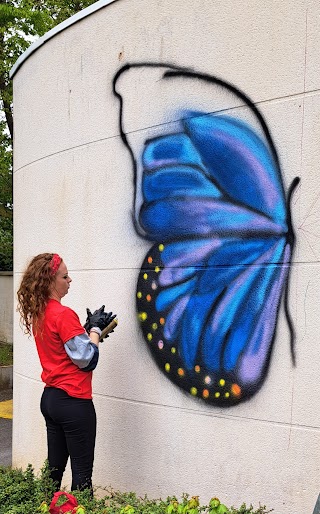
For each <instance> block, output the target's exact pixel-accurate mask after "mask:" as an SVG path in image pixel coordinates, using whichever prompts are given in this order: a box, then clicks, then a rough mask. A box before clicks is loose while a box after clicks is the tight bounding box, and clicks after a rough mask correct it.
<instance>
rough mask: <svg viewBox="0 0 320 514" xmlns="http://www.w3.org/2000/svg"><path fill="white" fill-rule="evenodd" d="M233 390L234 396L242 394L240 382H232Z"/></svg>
mask: <svg viewBox="0 0 320 514" xmlns="http://www.w3.org/2000/svg"><path fill="white" fill-rule="evenodd" d="M231 392H232V394H233V395H234V396H240V394H241V387H240V386H239V385H238V384H232V386H231Z"/></svg>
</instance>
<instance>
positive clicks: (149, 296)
mask: <svg viewBox="0 0 320 514" xmlns="http://www.w3.org/2000/svg"><path fill="white" fill-rule="evenodd" d="M146 300H147V302H151V294H147V296H146Z"/></svg>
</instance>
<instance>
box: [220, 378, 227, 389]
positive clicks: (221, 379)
mask: <svg viewBox="0 0 320 514" xmlns="http://www.w3.org/2000/svg"><path fill="white" fill-rule="evenodd" d="M225 383H226V381H225V380H224V379H223V378H220V380H219V385H221V387H223V386H224V385H225Z"/></svg>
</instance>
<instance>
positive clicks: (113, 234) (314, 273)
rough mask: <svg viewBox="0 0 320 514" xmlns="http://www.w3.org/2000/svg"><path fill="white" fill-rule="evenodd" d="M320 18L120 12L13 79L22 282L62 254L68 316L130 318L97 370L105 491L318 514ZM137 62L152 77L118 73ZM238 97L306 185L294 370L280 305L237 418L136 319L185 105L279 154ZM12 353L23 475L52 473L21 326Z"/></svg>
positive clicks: (286, 170)
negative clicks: (148, 222) (157, 191)
mask: <svg viewBox="0 0 320 514" xmlns="http://www.w3.org/2000/svg"><path fill="white" fill-rule="evenodd" d="M319 17H320V8H319V5H318V2H316V1H315V0H310V1H306V0H284V1H282V2H276V1H274V2H264V1H260V0H259V1H256V0H246V1H243V2H234V1H231V0H223V1H222V0H217V1H215V2H212V1H209V0H208V1H203V0H201V1H198V0H196V1H195V0H192V1H191V0H187V1H186V0H185V1H181V0H175V1H174V2H172V1H171V0H161V1H160V2H155V1H153V0H135V1H134V2H132V1H129V0H119V1H116V2H114V3H111V4H110V5H108V6H106V7H105V8H102V9H100V10H98V11H96V12H93V13H92V14H91V15H90V16H88V17H85V18H83V19H82V20H81V21H79V22H78V23H76V24H74V25H70V26H69V27H68V28H66V29H65V30H64V31H62V32H60V33H59V34H57V35H56V36H55V37H54V38H52V39H50V40H49V41H47V42H46V44H45V45H43V46H41V47H40V48H39V49H38V50H37V51H36V52H34V53H32V54H31V55H29V57H28V59H26V60H25V62H23V64H22V65H21V67H20V68H19V70H18V71H17V73H16V75H15V77H14V109H15V155H14V192H15V285H16V287H17V285H18V283H19V280H20V278H21V273H22V271H23V269H24V266H25V264H26V262H27V260H28V259H29V258H30V257H31V256H33V255H35V254H37V253H40V252H43V251H54V252H58V253H60V254H61V255H62V256H63V258H64V260H65V262H66V263H67V266H68V268H69V271H70V274H71V276H72V278H73V283H72V288H71V291H70V293H69V295H68V298H67V299H66V303H67V304H68V305H70V306H72V308H74V309H75V310H76V311H77V312H78V313H79V315H80V317H81V319H82V320H83V321H84V319H85V308H86V307H87V306H89V307H91V308H96V307H97V306H98V305H100V304H101V303H105V304H106V306H107V308H108V309H112V310H113V311H114V312H116V313H117V314H118V317H119V326H118V328H117V330H116V332H115V333H114V334H113V335H112V337H111V338H110V339H108V340H107V341H106V343H105V344H104V345H103V347H102V348H101V358H100V363H99V367H98V369H97V370H96V372H95V375H94V400H95V405H96V410H97V414H98V437H97V447H96V448H97V449H96V459H95V470H94V482H95V484H97V485H100V484H101V485H104V486H106V485H109V484H110V485H112V486H113V487H114V488H119V489H122V490H135V491H137V493H140V494H143V493H148V494H150V495H153V496H159V495H162V496H165V495H168V494H176V495H179V494H180V493H182V492H184V491H187V492H189V493H190V494H199V495H200V496H201V500H202V501H204V502H205V501H207V500H208V499H209V498H210V497H211V496H214V495H217V496H219V497H220V498H221V500H222V501H224V503H227V504H235V505H238V504H240V503H241V502H242V501H246V502H247V503H249V502H253V503H254V504H258V502H259V501H261V502H263V503H266V504H267V506H269V507H270V508H274V509H275V512H276V513H278V514H301V512H312V509H313V507H314V504H315V502H316V498H317V496H318V492H319V491H318V476H319V446H320V434H319V416H318V412H319V407H320V405H319V398H320V386H319V381H318V370H319V367H320V355H319V349H318V343H317V334H318V332H319V316H318V306H319V295H318V291H319V264H318V260H319V259H318V256H319V252H320V247H319V240H320V239H319V217H318V210H319V193H318V189H319V173H318V163H319V157H320V150H319V144H318V142H319V136H320V133H319V112H320V96H319V85H320V78H319V77H320V74H319V71H320V69H319V59H318V54H319V43H320V36H319V34H320V31H319ZM134 63H141V64H143V65H141V66H136V67H132V66H131V68H130V67H129V68H128V69H126V71H123V73H121V74H120V75H118V76H117V73H118V72H119V70H120V69H122V67H123V66H125V65H126V64H129V65H132V64H134ZM150 64H152V65H153V66H152V67H151V66H150ZM172 67H175V69H177V68H179V69H180V70H181V68H182V69H183V72H187V73H189V74H190V73H191V70H193V71H194V72H196V73H197V74H200V75H201V76H202V77H203V76H205V77H207V78H208V77H211V78H212V77H213V76H214V77H219V78H220V79H221V80H222V81H223V87H220V86H219V87H218V86H217V82H215V83H214V85H212V82H210V81H209V82H210V84H209V82H207V81H205V80H200V79H197V80H196V81H195V80H191V78H190V76H189V79H190V80H187V81H183V80H180V79H179V80H178V81H176V82H174V83H173V82H170V81H165V80H162V79H163V76H164V75H163V72H164V71H170V70H172ZM113 87H115V89H116V92H117V94H118V96H116V95H115V94H114V91H113ZM239 91H240V92H241V91H242V92H244V93H245V95H247V96H248V97H249V98H251V100H252V102H253V104H254V105H255V106H256V107H257V108H258V110H259V112H260V113H261V114H262V116H263V119H264V120H265V121H266V124H267V127H268V129H269V131H270V134H271V138H272V141H273V142H274V144H275V148H276V151H277V152H278V155H279V159H280V163H281V174H282V180H283V183H284V190H285V191H286V192H287V191H288V188H289V186H290V184H291V182H292V180H293V179H294V177H296V176H299V177H300V178H301V182H300V185H299V186H298V188H297V189H296V190H295V193H294V194H293V197H292V201H291V210H292V221H293V226H294V229H295V233H296V240H297V242H296V248H295V252H294V254H293V261H292V265H291V270H290V290H289V309H290V312H291V317H292V321H293V325H294V327H295V331H296V342H295V351H296V366H295V367H294V366H293V365H292V354H291V352H290V335H289V328H288V323H287V320H286V316H285V313H284V307H283V298H282V303H280V307H279V308H278V307H277V308H276V309H275V310H276V311H277V312H276V313H274V314H272V313H271V314H270V318H268V317H267V318H266V320H265V326H269V325H270V323H271V324H272V322H273V321H274V320H275V319H278V324H277V331H276V337H275V340H274V345H273V349H272V356H271V354H270V355H268V359H269V357H270V356H271V360H270V362H268V372H267V370H266V369H264V372H263V374H261V380H262V381H263V379H264V378H266V380H265V381H263V384H262V386H261V389H260V390H259V391H258V392H256V394H254V395H253V396H252V398H250V399H249V400H248V401H245V402H240V403H238V404H237V405H235V406H232V407H229V408H225V407H224V405H220V404H219V403H216V404H215V403H214V402H213V405H211V404H209V403H207V402H205V401H203V400H201V399H198V398H194V397H193V396H192V394H191V395H190V394H189V395H188V394H185V393H184V392H183V391H182V389H181V388H179V387H177V386H176V385H175V384H174V383H172V382H171V381H170V380H168V378H167V376H166V374H167V375H170V373H169V371H170V366H169V368H168V367H167V368H165V369H164V370H163V371H164V372H161V371H160V370H159V367H158V366H157V365H156V363H155V361H154V359H153V357H152V354H151V353H150V352H149V350H148V348H147V344H146V342H145V341H144V336H143V333H142V331H141V329H140V326H139V322H138V320H137V312H136V287H137V280H138V277H139V272H140V267H141V263H142V262H143V261H144V259H145V256H146V255H147V254H148V251H149V249H150V247H151V245H152V244H153V241H152V237H149V236H148V231H147V230H146V229H145V226H144V228H143V227H141V218H139V214H140V212H141V204H142V197H143V192H142V186H141V181H142V179H143V169H142V165H141V162H142V161H141V154H142V151H143V148H144V145H145V142H146V141H147V140H149V139H150V138H158V137H159V136H160V137H161V136H162V135H163V134H168V133H169V134H177V133H178V132H179V131H180V130H181V120H180V118H181V116H177V113H181V110H184V109H188V110H191V111H200V112H201V113H209V112H216V111H222V112H227V113H228V116H231V118H235V119H238V118H239V119H240V120H242V121H244V122H245V123H246V124H248V125H249V126H251V127H254V130H255V131H256V132H257V133H258V134H259V137H260V138H261V140H262V141H264V144H265V145H266V146H268V145H269V147H270V141H271V140H270V139H268V137H267V136H266V131H265V130H263V129H262V125H261V121H259V120H258V118H257V116H256V114H254V109H253V104H252V105H251V104H248V103H246V101H245V98H246V97H244V96H241V94H240V95H239V94H237V93H238V92H239ZM231 93H232V94H231ZM120 96H121V99H122V101H123V110H122V111H121V110H120V102H119V99H120ZM121 129H122V131H123V133H122V134H121ZM133 164H134V166H133ZM134 173H135V175H134ZM134 177H135V178H134ZM245 187H246V185H245V184H244V189H245ZM239 189H241V187H240V188H239ZM269 192H270V191H269V190H268V188H267V190H266V193H265V194H266V196H267V197H268V198H269V196H268V194H269ZM191 194H192V193H191ZM251 196H252V195H251ZM251 196H250V194H249V192H248V194H247V197H248V198H249V197H251ZM253 197H254V195H253ZM248 201H249V200H248ZM271 218H272V216H271ZM235 219H236V220H237V218H235ZM272 219H273V218H272ZM273 220H274V219H273ZM236 223H237V221H236ZM141 236H146V237H141ZM154 239H155V240H157V239H156V236H155V237H154ZM288 244H289V243H288ZM289 246H290V245H289ZM281 262H283V261H282V260H281ZM275 264H277V261H275ZM281 269H282V267H281ZM287 269H288V266H287V267H286V270H287ZM138 292H139V291H138ZM267 296H268V294H267ZM269 297H270V295H269ZM269 297H268V298H269ZM268 298H266V302H267V301H268ZM246 308H247V307H246V304H244V309H246ZM272 308H273V307H271V306H270V311H272ZM140 314H141V312H140ZM236 321H237V319H236V318H235V319H234V322H236ZM14 341H15V364H14V428H13V464H14V465H16V466H25V465H26V464H27V463H28V462H32V463H33V464H34V465H35V466H36V467H37V468H38V467H40V466H41V465H42V463H43V460H44V459H45V457H46V441H45V438H46V436H45V427H44V422H43V420H42V417H41V414H40V411H39V400H40V396H41V392H42V388H43V385H42V383H41V382H40V379H39V377H40V367H39V363H38V358H37V355H36V350H35V347H34V345H33V343H32V341H28V339H27V338H26V337H24V336H23V335H22V333H21V330H20V328H19V323H18V319H17V318H16V321H15V332H14ZM270 344H271V343H270ZM166 364H168V363H166ZM171 367H172V366H171ZM179 369H180V368H179ZM262 375H263V376H262ZM171 378H172V377H171ZM176 380H177V379H176ZM196 389H197V388H196ZM192 392H193V393H195V390H194V389H193V391H192ZM209 393H210V395H211V390H210V391H209ZM202 394H203V396H204V397H205V393H202ZM195 395H196V396H197V395H198V394H195ZM200 396H201V395H200ZM66 482H67V479H66Z"/></svg>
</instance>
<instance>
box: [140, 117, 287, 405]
mask: <svg viewBox="0 0 320 514" xmlns="http://www.w3.org/2000/svg"><path fill="white" fill-rule="evenodd" d="M184 130H185V133H180V134H169V135H164V136H162V137H160V138H157V139H154V140H151V141H148V142H147V143H146V148H145V151H144V154H143V159H142V160H143V166H144V174H143V183H142V192H143V198H144V203H143V205H142V207H141V210H140V216H139V223H140V225H141V227H142V228H143V229H144V231H145V233H146V235H147V237H148V238H149V239H151V240H153V241H156V242H157V244H156V245H154V246H153V248H152V249H151V250H150V252H149V253H148V255H147V257H146V259H145V261H144V263H143V265H142V269H141V272H140V276H139V281H138V289H137V307H138V311H139V317H140V321H141V326H142V330H143V333H144V335H145V338H146V340H147V342H148V344H149V346H150V348H151V351H152V353H153V355H154V357H155V359H156V361H157V362H158V364H159V366H160V367H161V369H163V370H164V371H165V372H166V373H168V375H169V377H170V378H171V379H172V380H173V381H174V382H176V383H178V384H179V386H180V387H182V388H184V389H186V390H187V391H189V392H191V394H195V395H198V396H202V397H203V398H204V399H206V400H207V401H211V402H213V403H218V404H221V405H230V404H232V403H236V402H238V401H240V400H242V399H244V398H246V397H249V396H251V395H252V394H254V392H255V391H256V390H257V389H258V388H259V387H260V386H261V383H262V381H263V378H264V376H265V374H266V370H267V368H268V363H269V359H270V355H271V349H272V344H273V339H274V333H275V328H276V322H277V313H278V309H279V304H280V301H281V295H282V291H283V288H284V284H285V281H286V279H287V272H288V266H287V264H288V263H289V262H290V257H291V248H290V244H288V243H287V241H286V231H287V226H286V209H285V200H284V194H283V187H282V182H281V176H280V172H279V169H278V167H277V165H276V163H275V161H274V158H273V156H272V154H271V152H269V150H268V148H267V146H266V144H265V143H264V142H263V141H262V140H261V138H260V137H259V136H258V135H257V134H255V132H253V131H252V129H251V128H250V127H248V126H247V125H245V124H243V123H242V122H239V121H238V120H233V119H231V118H229V117H224V116H196V117H194V118H192V119H190V118H189V119H187V120H185V121H184ZM279 264H281V265H280V266H279ZM267 320H268V322H267ZM267 327H268V328H267Z"/></svg>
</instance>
